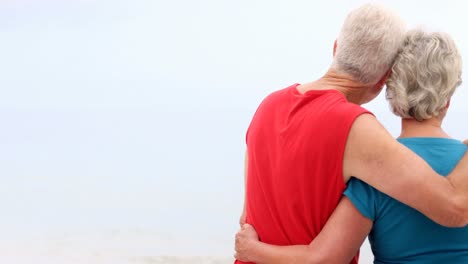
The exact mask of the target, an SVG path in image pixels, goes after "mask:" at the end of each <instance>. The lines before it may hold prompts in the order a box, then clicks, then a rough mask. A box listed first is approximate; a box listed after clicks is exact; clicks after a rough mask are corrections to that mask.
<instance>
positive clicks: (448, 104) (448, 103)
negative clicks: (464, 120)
mask: <svg viewBox="0 0 468 264" xmlns="http://www.w3.org/2000/svg"><path fill="white" fill-rule="evenodd" d="M449 107H450V99H449V100H448V102H447V105H446V106H445V108H447V109H448V108H449Z"/></svg>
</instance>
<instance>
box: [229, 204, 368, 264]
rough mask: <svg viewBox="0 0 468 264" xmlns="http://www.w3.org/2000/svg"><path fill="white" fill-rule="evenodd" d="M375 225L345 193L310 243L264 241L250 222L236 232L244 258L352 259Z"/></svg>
mask: <svg viewBox="0 0 468 264" xmlns="http://www.w3.org/2000/svg"><path fill="white" fill-rule="evenodd" d="M371 228H372V221H371V220H370V219H368V218H366V217H364V216H363V215H362V214H361V213H360V212H359V211H358V210H357V209H356V208H355V207H354V205H353V204H352V203H351V201H350V200H349V199H348V198H346V197H343V198H342V199H341V202H340V203H339V204H338V207H337V208H336V209H335V211H334V212H333V214H332V215H331V217H330V218H329V219H328V221H327V223H326V224H325V226H324V228H323V229H322V231H321V232H320V234H319V235H318V236H317V237H316V238H315V239H314V241H312V242H311V243H310V244H309V245H296V246H274V245H270V244H266V243H263V242H260V241H259V240H258V236H257V233H256V232H255V229H253V227H252V226H250V225H245V226H243V228H242V230H241V231H239V233H238V234H237V235H236V255H235V257H236V258H237V259H239V260H241V261H246V262H248V261H250V262H256V263H259V264H294V263H297V264H299V263H300V264H313V263H331V264H334V263H337V264H338V263H339V264H342V263H349V262H350V261H351V259H352V258H353V257H354V256H355V255H356V252H357V251H358V249H359V248H360V247H361V245H362V243H363V242H364V239H365V238H366V236H367V235H368V234H369V232H370V230H371Z"/></svg>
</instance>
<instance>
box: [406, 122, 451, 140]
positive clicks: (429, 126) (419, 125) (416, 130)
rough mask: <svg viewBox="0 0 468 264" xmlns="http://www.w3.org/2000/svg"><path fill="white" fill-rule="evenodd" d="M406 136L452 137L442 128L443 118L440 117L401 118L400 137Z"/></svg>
mask: <svg viewBox="0 0 468 264" xmlns="http://www.w3.org/2000/svg"><path fill="white" fill-rule="evenodd" d="M406 137H440V138H450V136H449V135H448V134H447V133H445V131H444V130H443V129H442V120H441V119H439V118H438V117H433V118H431V119H426V120H423V121H421V122H420V121H417V120H415V119H401V134H400V138H406Z"/></svg>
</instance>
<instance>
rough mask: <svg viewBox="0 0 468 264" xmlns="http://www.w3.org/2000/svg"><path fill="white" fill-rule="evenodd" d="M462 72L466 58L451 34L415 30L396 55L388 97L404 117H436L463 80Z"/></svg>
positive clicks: (395, 111) (408, 34)
mask: <svg viewBox="0 0 468 264" xmlns="http://www.w3.org/2000/svg"><path fill="white" fill-rule="evenodd" d="M461 74H462V59H461V56H460V53H459V52H458V49H457V47H456V45H455V42H454V41H453V40H452V38H451V37H450V36H449V35H448V34H446V33H441V32H432V33H428V32H425V31H423V30H421V29H417V30H413V31H410V32H408V33H407V35H406V38H405V41H404V43H403V46H402V48H401V51H400V52H399V54H398V55H397V57H396V59H395V64H394V65H393V67H392V73H391V76H390V79H389V80H388V82H387V92H386V97H387V99H388V101H389V102H390V106H391V108H392V111H393V112H394V113H395V114H396V115H398V116H400V117H402V118H414V119H416V120H418V121H422V120H425V119H429V118H432V117H436V116H438V115H439V114H440V112H441V111H442V110H443V109H444V108H445V107H446V105H447V103H448V102H449V100H450V97H451V96H452V95H453V93H454V92H455V88H457V87H458V86H459V85H460V84H461Z"/></svg>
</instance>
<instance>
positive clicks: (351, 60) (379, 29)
mask: <svg viewBox="0 0 468 264" xmlns="http://www.w3.org/2000/svg"><path fill="white" fill-rule="evenodd" d="M405 31H406V30H405V23H404V22H403V20H402V19H401V18H400V17H399V16H398V15H397V14H396V13H394V12H392V11H391V10H389V9H386V8H385V7H383V6H381V5H376V4H366V5H363V6H361V7H359V8H357V9H355V10H353V11H351V13H349V15H348V17H347V18H346V20H345V22H344V24H343V26H342V28H341V32H340V35H339V36H338V39H337V48H336V53H335V58H334V61H333V65H332V67H333V68H334V69H335V70H337V71H338V72H343V73H347V74H350V75H351V76H352V77H353V78H354V79H356V80H357V81H360V82H362V83H365V84H371V83H372V84H374V83H377V82H378V81H379V80H380V79H381V78H382V77H383V76H384V75H385V73H386V72H387V71H388V70H389V69H390V67H391V65H392V63H393V61H394V59H395V56H396V54H397V51H398V48H399V47H400V46H401V43H402V41H403V38H404V34H405Z"/></svg>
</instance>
